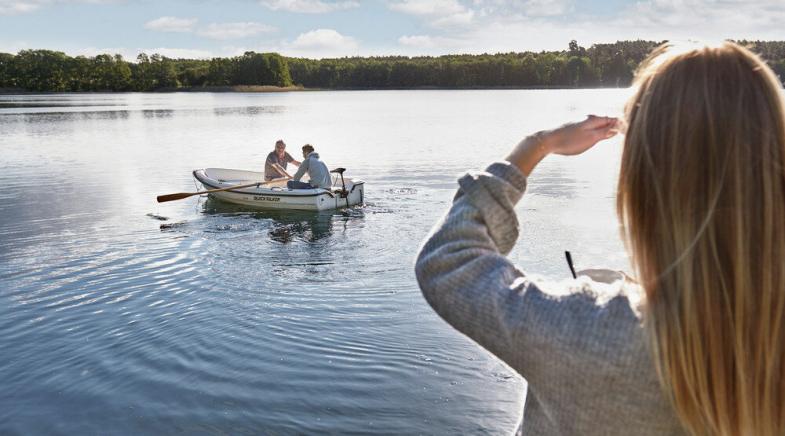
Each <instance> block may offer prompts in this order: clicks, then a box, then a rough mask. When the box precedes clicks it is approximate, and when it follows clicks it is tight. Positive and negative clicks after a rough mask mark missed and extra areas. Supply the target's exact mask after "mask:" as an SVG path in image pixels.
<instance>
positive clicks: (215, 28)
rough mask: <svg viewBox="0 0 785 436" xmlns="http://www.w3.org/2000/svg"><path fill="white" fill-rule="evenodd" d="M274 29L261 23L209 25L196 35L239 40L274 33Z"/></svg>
mask: <svg viewBox="0 0 785 436" xmlns="http://www.w3.org/2000/svg"><path fill="white" fill-rule="evenodd" d="M275 31H276V28H275V27H273V26H268V25H266V24H261V23H253V22H245V23H210V24H208V25H207V26H206V27H203V28H201V29H199V30H198V31H197V32H196V33H197V34H199V35H201V36H204V37H207V38H211V39H221V40H225V39H241V38H247V37H249V36H254V35H258V34H260V33H271V32H275Z"/></svg>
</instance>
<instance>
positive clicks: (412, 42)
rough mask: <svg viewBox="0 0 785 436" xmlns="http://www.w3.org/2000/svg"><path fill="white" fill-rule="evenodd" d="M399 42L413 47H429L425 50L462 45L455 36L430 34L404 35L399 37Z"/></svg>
mask: <svg viewBox="0 0 785 436" xmlns="http://www.w3.org/2000/svg"><path fill="white" fill-rule="evenodd" d="M398 43H399V44H401V45H403V46H406V47H410V48H413V49H427V50H425V51H422V52H423V53H425V52H430V49H445V48H449V47H457V46H460V43H461V41H460V40H458V39H453V38H445V37H441V36H430V35H404V36H402V37H400V38H398Z"/></svg>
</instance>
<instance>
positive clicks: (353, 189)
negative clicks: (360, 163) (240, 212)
mask: <svg viewBox="0 0 785 436" xmlns="http://www.w3.org/2000/svg"><path fill="white" fill-rule="evenodd" d="M193 175H194V178H195V179H196V180H197V181H198V182H199V183H201V184H202V185H203V186H204V187H205V189H222V188H231V187H232V186H239V185H247V184H249V183H254V182H259V183H262V182H263V181H264V173H261V172H256V171H243V170H232V169H226V168H205V169H202V170H194V172H193ZM286 182H287V180H286V179H280V180H277V181H274V182H272V183H266V184H264V185H259V186H252V187H248V188H241V189H230V190H228V191H221V192H213V193H211V194H210V195H211V196H213V197H215V198H217V199H219V200H222V201H225V202H228V203H234V204H240V205H243V206H250V207H253V208H255V209H291V210H330V209H339V208H343V207H351V206H355V205H358V204H359V205H361V204H363V197H364V188H365V182H363V181H362V180H357V179H352V178H348V177H347V178H344V179H343V181H342V180H341V174H334V176H333V186H332V187H331V188H330V189H322V188H313V189H288V188H287V187H286ZM342 182H343V184H342ZM344 186H345V188H344Z"/></svg>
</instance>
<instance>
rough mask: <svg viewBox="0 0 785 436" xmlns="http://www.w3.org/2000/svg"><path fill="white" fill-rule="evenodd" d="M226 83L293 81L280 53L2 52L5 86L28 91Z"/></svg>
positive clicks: (283, 83) (1, 79)
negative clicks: (196, 56)
mask: <svg viewBox="0 0 785 436" xmlns="http://www.w3.org/2000/svg"><path fill="white" fill-rule="evenodd" d="M207 85H212V86H225V85H273V86H291V85H292V79H291V77H290V75H289V67H288V66H287V64H286V59H285V58H284V57H283V56H281V55H279V54H277V53H254V52H247V53H245V54H244V55H242V56H237V57H233V58H214V59H212V60H209V61H207V60H193V59H170V58H167V57H164V56H161V55H159V54H154V55H152V56H148V55H147V54H144V53H142V54H140V55H139V56H137V58H136V62H127V61H125V60H124V59H123V57H122V56H120V55H114V56H110V55H106V54H103V55H98V56H95V57H85V56H77V57H70V56H68V55H66V54H65V53H62V52H57V51H51V50H22V51H20V52H19V53H18V54H17V55H16V56H14V55H11V54H7V53H0V88H22V89H25V90H28V91H47V92H71V91H155V90H160V89H177V88H182V87H201V86H207Z"/></svg>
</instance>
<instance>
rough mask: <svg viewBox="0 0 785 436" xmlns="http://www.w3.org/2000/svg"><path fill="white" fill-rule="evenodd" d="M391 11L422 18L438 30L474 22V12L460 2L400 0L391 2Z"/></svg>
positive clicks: (449, 0) (455, 0) (456, 0)
mask: <svg viewBox="0 0 785 436" xmlns="http://www.w3.org/2000/svg"><path fill="white" fill-rule="evenodd" d="M388 7H389V8H390V10H393V11H396V12H401V13H404V14H409V15H414V16H418V17H422V18H424V19H426V20H427V22H428V24H429V25H430V26H432V27H437V28H450V27H459V26H463V27H465V26H468V25H470V24H471V23H472V22H473V21H474V14H475V13H474V10H472V9H469V8H467V7H465V6H464V5H462V4H461V3H460V2H459V1H458V0H398V1H395V2H389V3H388Z"/></svg>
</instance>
